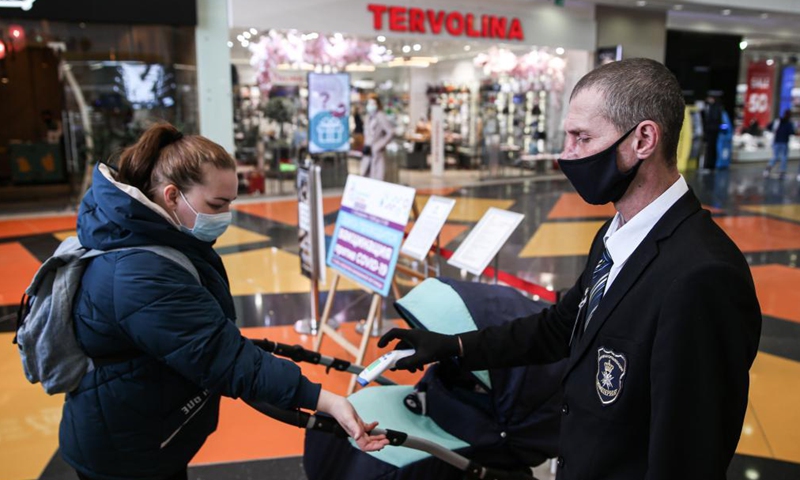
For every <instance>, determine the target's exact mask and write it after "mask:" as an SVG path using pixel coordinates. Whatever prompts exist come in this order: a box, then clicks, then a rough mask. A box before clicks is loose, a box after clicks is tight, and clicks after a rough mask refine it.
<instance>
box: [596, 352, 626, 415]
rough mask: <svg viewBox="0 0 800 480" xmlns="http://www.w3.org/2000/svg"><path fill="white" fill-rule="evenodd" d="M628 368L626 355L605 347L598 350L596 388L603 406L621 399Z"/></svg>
mask: <svg viewBox="0 0 800 480" xmlns="http://www.w3.org/2000/svg"><path fill="white" fill-rule="evenodd" d="M627 367H628V360H627V359H626V358H625V355H624V354H622V353H616V352H614V351H613V350H609V349H607V348H605V347H600V348H598V349H597V376H596V377H595V387H596V388H597V395H598V396H599V397H600V402H601V403H602V404H603V405H611V404H612V403H614V402H615V401H617V398H619V395H620V393H621V392H622V381H623V379H624V378H625V371H626V369H627Z"/></svg>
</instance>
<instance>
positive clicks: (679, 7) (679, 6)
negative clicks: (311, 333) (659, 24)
mask: <svg viewBox="0 0 800 480" xmlns="http://www.w3.org/2000/svg"><path fill="white" fill-rule="evenodd" d="M675 10H678V11H681V10H683V5H681V4H680V3H679V4H677V5H675Z"/></svg>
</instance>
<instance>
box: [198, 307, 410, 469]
mask: <svg viewBox="0 0 800 480" xmlns="http://www.w3.org/2000/svg"><path fill="white" fill-rule="evenodd" d="M341 331H343V333H344V334H345V336H346V337H347V338H348V339H349V340H350V341H351V342H354V343H355V342H358V341H359V339H360V336H359V335H357V334H356V333H355V324H352V323H350V324H346V325H344V326H343V327H342V328H341ZM242 332H243V333H244V334H245V335H246V336H247V337H250V338H265V337H267V338H269V339H270V340H272V341H276V342H280V343H286V344H290V345H294V344H300V345H302V346H304V347H306V348H309V349H310V348H312V347H313V338H312V337H309V336H305V335H302V336H301V335H298V334H296V333H295V331H294V329H293V327H290V326H288V327H263V328H246V329H243V330H242ZM376 343H377V339H370V346H369V349H368V350H367V357H366V358H367V360H366V362H365V363H367V364H368V363H369V362H371V361H372V360H374V359H375V358H377V357H378V355H379V354H380V353H382V352H380V351H379V350H378V348H377V346H376V345H375V344H376ZM322 353H323V354H325V355H329V356H334V357H338V358H342V359H349V357H348V355H347V354H346V353H345V351H344V349H343V348H341V347H339V346H338V345H337V344H335V343H334V342H333V341H332V340H330V339H327V338H326V339H324V341H323V343H322ZM299 365H300V367H301V369H302V370H303V374H304V375H306V376H307V377H308V378H309V379H310V380H311V381H313V382H317V383H321V384H322V386H323V388H325V389H328V390H330V391H332V392H334V393H337V394H340V395H344V394H345V393H346V391H347V387H348V385H349V382H350V378H351V375H350V374H346V373H341V372H331V373H329V374H326V373H325V369H324V367H321V366H318V365H308V364H299ZM421 375H422V374H421V373H416V374H410V373H408V372H389V373H388V374H387V377H388V378H391V379H392V380H394V381H396V382H399V383H405V384H413V383H415V382H416V381H417V379H418V378H419V377H420V376H421ZM368 388H369V387H368ZM364 420H366V421H370V419H367V418H365V419H364ZM304 438H305V434H304V432H303V431H302V430H300V429H298V428H294V427H290V426H288V425H285V424H281V423H279V422H277V421H275V420H272V419H270V418H268V417H266V416H264V415H263V414H261V413H259V412H256V411H255V410H253V409H252V408H250V407H249V406H248V405H246V404H245V403H244V402H242V401H240V400H231V399H228V398H226V399H223V402H222V408H221V410H220V422H219V427H218V428H217V431H216V432H215V433H214V434H212V435H211V437H209V439H208V441H207V442H206V443H205V445H204V446H203V448H202V449H201V450H200V452H198V453H197V455H196V456H195V458H194V459H193V460H192V464H193V465H198V464H209V463H220V462H235V461H246V460H254V459H264V458H280V457H285V456H292V455H302V454H303V439H304Z"/></svg>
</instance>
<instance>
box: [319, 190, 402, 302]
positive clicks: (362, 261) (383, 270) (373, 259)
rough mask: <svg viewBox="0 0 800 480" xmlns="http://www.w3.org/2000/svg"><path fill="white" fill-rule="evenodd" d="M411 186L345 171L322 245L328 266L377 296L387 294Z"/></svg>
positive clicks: (398, 248) (395, 261) (400, 239)
mask: <svg viewBox="0 0 800 480" xmlns="http://www.w3.org/2000/svg"><path fill="white" fill-rule="evenodd" d="M414 194H415V190H414V189H413V188H409V187H404V186H402V185H395V184H393V183H387V182H381V181H380V180H374V179H371V178H365V177H360V176H358V175H350V176H349V177H347V183H346V184H345V187H344V195H343V196H342V207H341V209H340V210H339V216H338V217H337V218H336V229H335V230H334V231H333V240H332V241H331V247H330V249H328V265H329V266H330V267H331V268H333V269H334V270H336V271H338V272H339V273H341V274H342V275H344V276H346V277H347V278H350V279H351V280H354V281H356V282H358V283H360V284H361V285H363V286H365V287H367V288H369V289H370V290H372V291H374V292H376V293H379V294H381V295H383V296H386V295H388V294H389V289H390V288H391V286H392V278H393V277H394V270H395V266H396V265H397V256H398V254H399V251H400V245H401V244H402V243H403V235H404V232H405V228H406V224H407V223H408V214H409V212H410V211H411V205H412V204H413V202H414Z"/></svg>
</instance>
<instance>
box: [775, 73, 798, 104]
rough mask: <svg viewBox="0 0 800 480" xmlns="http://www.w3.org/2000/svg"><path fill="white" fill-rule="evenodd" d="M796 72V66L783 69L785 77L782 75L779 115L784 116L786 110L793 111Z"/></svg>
mask: <svg viewBox="0 0 800 480" xmlns="http://www.w3.org/2000/svg"><path fill="white" fill-rule="evenodd" d="M796 72H797V68H796V67H795V66H794V65H789V66H786V67H783V75H781V102H780V108H779V109H778V115H783V112H785V111H786V110H789V111H791V110H792V90H794V82H795V80H794V78H795V74H796ZM778 115H776V116H778Z"/></svg>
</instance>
